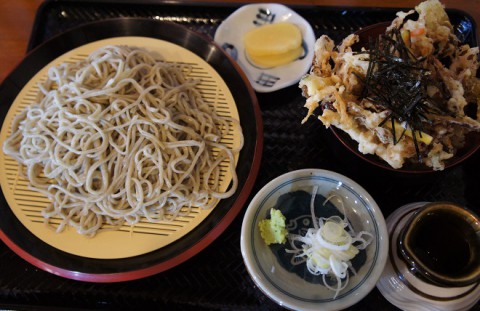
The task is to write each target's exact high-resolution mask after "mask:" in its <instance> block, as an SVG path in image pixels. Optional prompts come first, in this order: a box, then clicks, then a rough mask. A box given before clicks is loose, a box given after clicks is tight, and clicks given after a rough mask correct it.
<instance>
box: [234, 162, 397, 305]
mask: <svg viewBox="0 0 480 311" xmlns="http://www.w3.org/2000/svg"><path fill="white" fill-rule="evenodd" d="M314 186H318V187H319V188H318V192H317V194H320V195H322V196H324V197H328V196H330V194H333V193H335V194H337V195H338V196H340V197H341V198H342V200H343V203H344V206H345V213H346V216H347V218H348V220H349V222H350V224H351V225H352V226H353V229H354V230H355V232H359V231H363V230H365V231H368V232H370V233H371V234H372V235H373V241H372V242H371V243H370V244H369V245H368V247H367V248H366V250H365V251H364V252H363V253H362V252H361V253H360V254H362V255H360V254H358V255H357V257H359V256H360V257H363V262H362V260H360V263H359V265H358V266H357V267H356V269H357V274H356V275H353V274H352V273H350V280H349V282H348V285H347V287H346V288H345V289H343V290H342V291H341V292H340V293H339V294H338V295H337V297H336V298H335V299H334V298H333V297H334V295H335V292H334V291H332V290H329V289H328V288H326V287H325V286H324V285H323V284H322V283H319V282H317V283H315V282H314V280H313V279H312V275H311V274H310V272H308V270H307V268H306V265H305V264H304V263H303V264H300V265H297V266H295V267H293V266H292V265H291V264H289V260H287V259H288V258H287V257H286V256H288V255H287V254H283V253H282V254H283V255H280V253H279V249H281V248H283V249H285V247H286V246H288V242H287V244H285V245H281V244H274V245H270V246H267V245H266V244H265V242H264V241H263V239H262V238H261V236H260V230H259V228H258V223H259V222H260V221H261V220H262V219H265V218H267V216H268V215H269V213H270V209H271V208H272V207H276V208H279V209H280V210H281V211H282V212H283V213H284V214H285V216H286V218H287V219H286V223H287V229H289V231H293V232H298V228H299V227H303V228H310V227H312V226H313V225H312V224H311V215H310V214H309V212H308V211H306V212H304V211H305V202H304V201H302V200H303V199H301V200H298V198H299V197H301V198H307V201H309V198H310V197H311V193H312V190H313V188H314ZM297 191H303V192H297ZM292 193H294V194H293V196H292ZM285 194H287V195H286V196H283V197H282V195H285ZM297 195H299V196H297ZM291 196H292V197H291ZM280 197H282V198H281V200H282V202H284V203H282V204H281V205H280V206H279V205H277V203H278V202H279V201H278V199H279V198H280ZM293 197H295V198H297V199H296V200H298V201H288V200H290V199H291V198H293ZM285 198H288V199H287V200H284V199H285ZM338 200H339V199H338V198H333V199H332V200H331V201H330V202H332V203H333V204H334V205H335V207H337V208H338V206H339V204H340V203H339V201H338ZM292 202H294V203H292ZM322 203H323V202H320V204H322ZM306 204H307V205H309V202H307V203H306ZM335 207H333V210H335ZM323 208H324V207H323V206H322V207H321V209H320V208H318V207H317V209H316V211H315V213H316V215H315V216H316V217H320V216H323V217H329V216H331V215H328V213H331V212H332V209H330V210H329V208H328V207H326V208H325V209H323ZM307 209H308V208H307ZM292 210H294V212H293V214H295V213H297V214H298V213H300V214H298V215H297V217H294V219H291V218H289V217H288V215H291V216H292V215H293V214H292ZM300 210H301V212H300ZM291 221H293V222H291ZM294 225H296V226H297V227H296V229H293V226H294ZM240 243H241V251H242V256H243V260H244V262H245V265H246V267H247V270H248V272H249V273H250V275H251V277H252V279H253V281H254V282H255V284H256V285H257V286H258V287H259V289H260V290H261V291H262V292H264V293H265V294H266V295H267V296H268V297H269V298H271V299H272V300H273V301H275V302H276V303H278V304H279V305H281V306H283V307H285V308H288V309H294V310H340V309H345V308H347V307H349V306H351V305H354V304H355V303H357V302H358V301H360V300H361V299H363V298H364V297H365V296H366V295H367V294H368V293H369V292H370V291H371V290H372V289H373V288H374V286H375V284H376V282H377V280H378V279H379V277H380V275H381V274H382V271H383V268H384V266H385V263H386V260H387V254H388V231H387V227H386V223H385V219H384V217H383V215H382V212H381V211H380V209H379V207H378V205H377V204H376V203H375V201H374V200H373V198H372V197H371V196H370V195H369V194H368V193H367V192H366V191H365V190H364V189H363V188H362V187H361V186H359V185H358V184H357V183H355V182H354V181H352V180H351V179H349V178H347V177H345V176H343V175H340V174H337V173H334V172H331V171H326V170H321V169H304V170H298V171H293V172H290V173H287V174H284V175H282V176H280V177H277V178H276V179H274V180H272V181H271V182H269V183H268V184H267V185H266V186H265V187H263V188H262V189H261V190H260V191H259V192H258V193H257V194H256V196H255V197H254V198H253V200H252V201H251V203H250V205H249V206H248V209H247V211H246V214H245V217H244V219H243V224H242V232H241V241H240ZM289 255H291V254H289ZM282 256H284V257H282ZM357 257H356V258H357ZM285 258H287V259H285ZM359 259H361V258H359ZM354 260H355V258H354V259H353V260H352V264H353V265H354V267H355V263H353V261H354ZM292 269H293V270H292ZM291 271H292V272H291ZM320 278H321V277H320ZM317 281H318V279H317Z"/></svg>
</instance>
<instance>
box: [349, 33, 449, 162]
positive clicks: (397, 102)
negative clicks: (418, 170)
mask: <svg viewBox="0 0 480 311" xmlns="http://www.w3.org/2000/svg"><path fill="white" fill-rule="evenodd" d="M361 53H367V54H368V55H369V65H368V69H367V73H366V76H365V77H361V76H359V75H357V77H358V78H359V79H360V81H362V82H363V90H362V94H361V97H362V98H365V99H367V100H369V101H371V102H372V103H374V104H376V105H379V106H381V107H383V108H384V109H386V110H388V111H389V114H388V116H387V117H386V118H385V119H384V120H383V121H382V122H381V123H380V125H379V126H382V125H383V124H385V123H386V122H387V121H390V122H391V128H392V129H393V131H392V132H393V140H394V144H396V143H398V142H399V141H400V140H401V139H402V138H403V136H404V134H405V132H406V129H407V128H409V129H410V130H411V132H412V138H413V142H414V144H415V150H416V152H417V157H418V160H419V162H422V157H421V154H420V149H419V146H418V141H417V138H416V135H417V133H418V135H420V137H421V135H422V134H421V132H422V128H423V123H424V122H427V123H430V121H429V120H428V118H427V117H426V114H428V113H432V112H435V113H437V114H438V113H440V114H441V113H442V112H441V111H438V110H439V109H438V108H436V107H435V105H433V104H432V103H431V102H430V100H431V99H430V98H429V97H428V96H427V86H428V85H435V83H436V82H435V81H433V79H432V78H431V72H430V71H429V70H428V69H426V66H425V61H426V58H425V57H420V58H417V57H415V56H414V55H413V54H412V52H411V51H410V50H409V48H408V47H407V46H406V44H405V42H404V40H403V38H402V35H401V32H400V30H399V29H398V28H393V29H392V30H390V31H389V32H387V33H386V34H384V35H381V36H380V37H379V38H378V39H376V40H375V41H372V40H370V42H369V48H368V50H367V51H365V52H361ZM395 120H396V121H397V122H399V123H400V124H404V125H405V126H404V128H403V131H402V134H401V135H400V137H396V136H397V135H396V130H395V122H394V121H395Z"/></svg>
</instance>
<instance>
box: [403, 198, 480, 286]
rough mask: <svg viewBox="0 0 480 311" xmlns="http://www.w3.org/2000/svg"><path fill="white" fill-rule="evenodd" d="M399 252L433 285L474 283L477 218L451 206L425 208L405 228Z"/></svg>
mask: <svg viewBox="0 0 480 311" xmlns="http://www.w3.org/2000/svg"><path fill="white" fill-rule="evenodd" d="M399 250H400V253H401V254H402V255H403V257H404V259H405V260H406V261H407V263H409V264H410V266H411V267H412V268H414V269H415V270H416V272H418V273H420V274H421V275H422V276H424V277H425V278H427V279H428V280H431V281H432V282H433V283H437V284H441V285H445V286H449V285H451V286H462V285H467V284H471V283H474V282H476V281H478V280H479V279H480V223H479V218H478V217H477V216H476V215H474V214H472V213H471V212H470V211H468V210H466V209H464V208H462V207H460V206H457V205H454V204H451V203H434V204H427V205H425V206H424V207H423V208H421V209H420V210H419V211H418V212H417V213H416V214H415V215H413V216H412V218H411V220H410V221H409V223H407V225H406V226H405V228H404V230H403V232H402V234H401V236H400V240H399Z"/></svg>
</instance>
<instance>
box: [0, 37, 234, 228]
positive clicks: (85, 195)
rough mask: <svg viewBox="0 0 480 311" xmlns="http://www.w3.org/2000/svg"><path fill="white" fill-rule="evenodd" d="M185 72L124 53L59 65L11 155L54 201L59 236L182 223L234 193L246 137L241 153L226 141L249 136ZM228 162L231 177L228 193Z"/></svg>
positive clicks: (21, 120) (8, 147)
mask: <svg viewBox="0 0 480 311" xmlns="http://www.w3.org/2000/svg"><path fill="white" fill-rule="evenodd" d="M186 70H188V68H186V67H185V66H181V65H179V64H172V63H166V62H163V61H159V60H157V59H155V58H154V57H153V56H152V55H151V54H149V53H148V52H147V51H145V50H142V49H138V48H129V47H125V46H107V47H104V48H101V49H98V50H97V51H95V52H93V53H92V54H91V55H90V56H89V57H88V58H87V59H85V60H83V61H79V62H76V63H63V64H61V65H59V66H57V67H52V68H50V70H49V72H48V79H47V81H46V82H45V83H44V84H43V85H41V86H40V89H41V93H42V94H41V95H42V96H41V97H42V98H41V99H40V100H39V101H38V104H35V105H32V106H30V107H27V108H26V109H25V110H24V111H23V112H22V113H21V114H19V115H18V116H17V117H16V118H15V120H14V122H13V125H12V135H11V136H10V137H9V138H8V139H7V141H6V142H5V145H4V152H5V153H6V154H7V155H10V156H12V157H13V158H15V159H16V160H17V161H18V162H19V163H20V164H22V165H23V166H22V168H23V169H24V174H25V175H26V177H27V178H28V180H29V182H30V186H31V187H33V188H34V189H35V190H37V191H39V192H41V193H43V194H45V195H46V196H47V197H48V198H49V199H50V200H51V201H52V204H51V205H50V206H49V207H48V208H47V209H45V210H44V211H43V216H44V217H45V218H46V221H47V222H48V220H49V219H50V218H54V217H55V218H60V219H61V223H60V225H59V226H58V228H57V231H61V230H63V229H64V228H65V226H67V225H70V226H72V227H75V228H76V229H77V231H78V232H79V233H81V234H85V235H89V236H93V235H95V234H96V232H97V231H98V230H99V229H100V228H101V227H102V226H103V225H104V224H108V225H111V226H120V225H122V224H124V223H126V224H130V225H132V224H135V223H137V222H138V221H140V219H141V218H142V217H145V218H146V219H147V220H148V221H151V222H158V221H162V220H165V219H173V218H174V217H175V216H177V215H178V214H179V213H188V212H189V209H190V208H191V207H202V208H210V207H212V206H213V205H215V204H216V202H217V201H218V199H222V198H226V197H229V196H231V195H232V194H233V193H234V192H235V190H236V188H237V176H236V173H235V159H234V158H235V155H236V154H238V152H239V151H240V149H241V147H242V144H243V138H242V139H241V144H240V146H236V147H231V146H228V145H225V144H223V143H222V142H221V139H222V135H223V134H222V133H227V132H228V131H229V127H231V126H234V127H238V129H235V130H236V131H237V132H238V133H240V135H241V128H240V125H239V122H238V121H236V120H232V119H231V118H226V117H221V116H218V115H217V114H216V113H215V111H214V110H213V109H212V107H210V106H209V104H208V103H207V102H206V101H204V100H203V99H202V96H201V93H200V91H199V90H198V88H197V84H198V83H199V81H193V80H189V79H187V78H186V76H185V72H186ZM232 124H233V125H232ZM222 162H223V163H222ZM225 163H227V164H225ZM220 164H221V165H228V166H229V167H228V168H227V170H228V171H230V173H231V174H232V185H231V186H230V188H229V189H228V190H226V191H225V192H223V191H221V190H219V189H218V187H219V178H220Z"/></svg>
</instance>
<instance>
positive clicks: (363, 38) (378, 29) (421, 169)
mask: <svg viewBox="0 0 480 311" xmlns="http://www.w3.org/2000/svg"><path fill="white" fill-rule="evenodd" d="M389 25H390V22H382V23H377V24H373V25H370V26H367V27H364V28H362V29H360V30H358V31H356V32H355V34H357V35H358V36H359V42H358V43H356V44H354V45H353V46H352V49H353V50H358V51H359V50H360V49H361V48H362V47H364V48H368V45H369V41H370V40H375V39H376V38H378V36H380V35H382V34H384V33H385V31H386V28H387V27H388V26H389ZM466 43H467V42H466ZM330 129H331V130H332V132H333V133H334V135H335V136H336V138H337V139H338V140H339V141H340V142H341V143H342V144H343V145H344V146H345V147H346V148H347V149H348V150H349V151H351V152H352V153H354V154H355V155H356V156H358V157H360V158H361V159H363V160H365V161H367V162H369V163H370V164H373V165H375V166H377V167H380V168H382V169H386V170H390V171H395V172H400V173H410V174H418V173H423V174H424V173H432V172H435V171H434V170H433V169H432V168H431V167H428V166H426V165H424V164H422V163H405V164H404V165H403V167H402V168H399V169H395V168H393V167H391V166H390V165H389V164H388V163H387V162H385V161H384V160H382V159H381V158H380V157H378V156H376V155H372V154H363V153H361V152H360V151H359V150H358V143H357V142H356V141H355V140H353V139H352V138H350V136H349V135H348V134H347V133H345V132H344V131H342V130H340V129H338V128H336V127H334V126H331V127H330ZM479 148H480V133H479V132H470V133H468V134H467V135H466V136H465V146H464V147H463V148H461V149H459V150H457V153H456V154H455V155H454V156H453V157H452V158H450V159H448V160H446V161H445V162H444V163H445V169H448V168H451V167H454V166H456V165H458V164H460V163H462V162H464V161H465V160H466V159H467V158H469V157H470V156H471V155H473V154H474V153H475V152H476V151H477V150H478V149H479Z"/></svg>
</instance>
